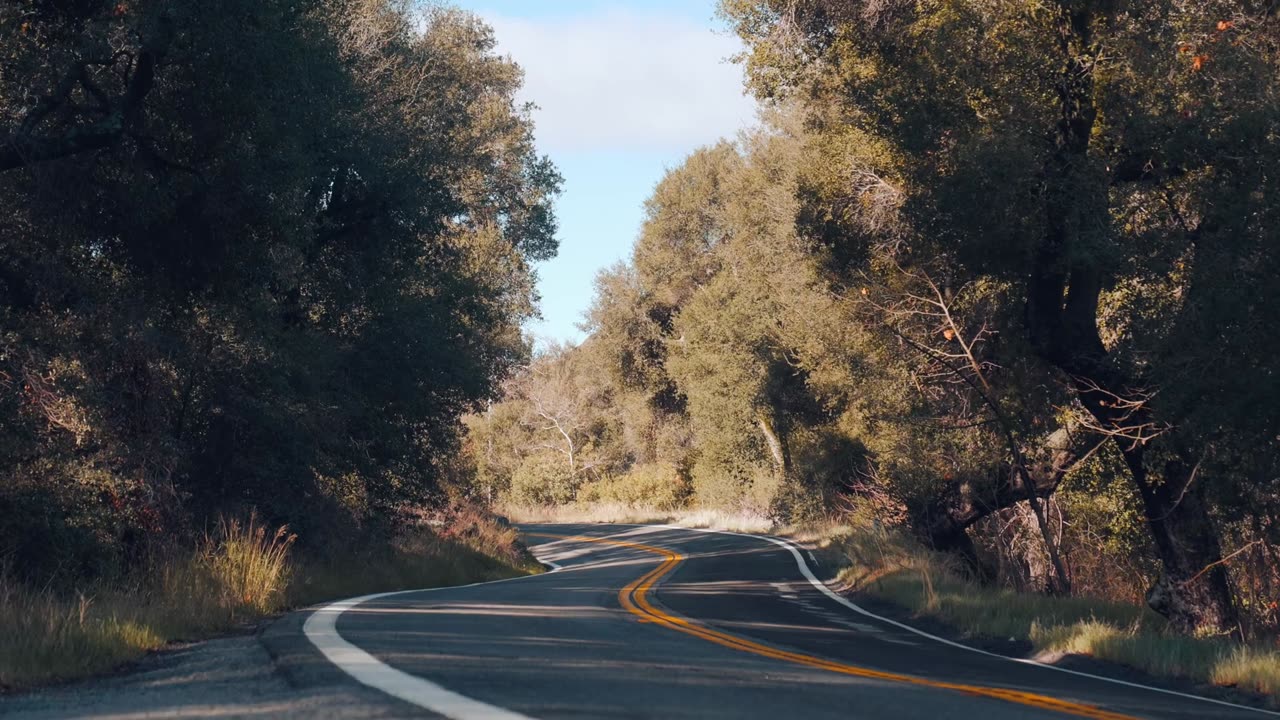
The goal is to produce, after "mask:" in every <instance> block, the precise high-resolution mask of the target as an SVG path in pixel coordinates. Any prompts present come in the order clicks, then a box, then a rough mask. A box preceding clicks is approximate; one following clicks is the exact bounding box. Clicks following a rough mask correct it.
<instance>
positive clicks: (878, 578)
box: [809, 526, 1280, 704]
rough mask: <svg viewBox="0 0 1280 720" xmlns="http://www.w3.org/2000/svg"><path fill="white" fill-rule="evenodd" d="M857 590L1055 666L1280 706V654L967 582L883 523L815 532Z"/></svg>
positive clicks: (1151, 616)
mask: <svg viewBox="0 0 1280 720" xmlns="http://www.w3.org/2000/svg"><path fill="white" fill-rule="evenodd" d="M809 539H810V540H811V541H813V542H815V544H817V545H819V546H820V547H822V548H823V549H824V550H825V552H826V553H827V554H828V556H829V557H831V558H832V559H833V560H834V561H835V562H837V563H838V565H839V566H840V567H842V570H841V571H840V574H839V580H840V581H841V582H842V583H843V584H844V585H845V586H846V587H847V588H849V589H853V590H857V591H860V592H865V593H868V594H871V595H875V596H877V597H880V598H883V599H886V600H889V601H891V602H893V603H895V604H897V605H900V606H902V607H904V608H906V609H907V610H909V611H911V612H912V613H914V614H915V615H917V616H922V617H930V618H934V619H937V620H941V621H943V622H945V623H947V624H948V625H951V626H952V627H955V628H957V629H958V630H960V631H961V632H962V633H964V634H966V635H968V636H971V637H986V638H998V639H1008V640H1026V641H1030V642H1031V643H1032V645H1033V646H1034V647H1035V648H1036V650H1037V651H1039V652H1040V654H1041V657H1042V659H1047V660H1052V659H1054V658H1055V657H1056V656H1061V655H1063V654H1080V655H1088V656H1092V657H1095V658H1098V659H1101V660H1107V661H1111V662H1117V663H1122V664H1124V665H1128V666H1130V667H1134V668H1138V669H1140V670H1143V671H1145V672H1148V673H1151V674H1153V675H1159V676H1165V677H1181V678H1186V679H1189V680H1192V681H1194V682H1200V683H1207V684H1214V685H1222V686H1231V687H1237V688H1240V689H1243V690H1247V691H1250V692H1257V693H1262V694H1265V695H1270V696H1272V698H1274V699H1273V700H1272V702H1273V704H1276V703H1280V652H1277V651H1275V650H1273V649H1268V648H1263V647H1256V646H1240V645H1236V644H1233V643H1229V642H1226V641H1223V640H1217V639H1207V638H1191V637H1186V636H1182V635H1176V634H1174V633H1172V632H1170V631H1169V630H1168V629H1167V627H1166V623H1165V622H1164V619H1163V618H1161V617H1160V616H1158V615H1156V614H1155V613H1153V612H1151V611H1150V610H1148V609H1146V608H1143V607H1137V606H1134V605H1127V604H1123V603H1116V602H1110V601H1107V600H1102V599H1097V598H1081V597H1076V598H1056V597H1047V596H1043V595H1032V594H1025V593H1016V592H1013V591H1010V590H1002V589H997V588H989V587H983V586H980V585H977V584H975V583H972V582H969V581H967V580H965V579H963V578H962V577H961V576H960V574H959V573H957V572H956V570H955V568H954V567H953V566H952V565H951V564H950V563H949V561H948V560H947V558H945V557H942V556H939V555H937V554H935V553H932V552H929V551H927V550H925V549H924V548H922V547H920V546H919V545H918V544H917V543H915V542H914V541H912V540H911V539H910V538H907V537H905V536H903V535H901V534H898V533H895V532H891V531H886V530H884V529H882V528H876V527H852V526H842V527H832V528H827V529H825V530H824V531H817V532H811V533H809Z"/></svg>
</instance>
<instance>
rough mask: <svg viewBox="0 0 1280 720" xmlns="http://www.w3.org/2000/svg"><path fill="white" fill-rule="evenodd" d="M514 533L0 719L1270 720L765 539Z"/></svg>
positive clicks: (650, 532) (8, 706)
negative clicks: (480, 578) (1000, 653)
mask: <svg viewBox="0 0 1280 720" xmlns="http://www.w3.org/2000/svg"><path fill="white" fill-rule="evenodd" d="M524 530H525V531H526V536H527V541H528V543H529V544H530V545H531V546H534V549H535V552H536V553H537V554H538V556H539V557H540V558H541V559H542V560H543V561H544V562H548V563H553V564H555V565H557V566H559V567H560V569H559V570H557V571H555V572H552V573H548V574H545V575H539V576H534V577H528V578H520V579H516V580H511V581H505V582H498V583H490V584H482V585H472V586H467V587H461V588H447V589H438V590H430V591H414V592H409V593H398V594H394V595H388V596H376V597H371V598H367V599H363V600H361V601H359V602H354V601H348V602H344V603H339V604H336V605H333V606H329V607H328V608H325V609H321V610H319V611H316V612H314V613H309V614H308V613H298V614H295V615H292V616H289V617H287V618H285V619H283V620H281V621H279V622H277V623H275V624H274V625H273V626H272V627H271V628H270V629H269V630H268V631H267V632H265V633H263V634H262V636H261V637H259V638H258V640H259V642H260V645H258V647H257V649H256V650H254V649H252V648H249V649H244V648H241V649H240V650H239V652H242V653H243V654H242V655H238V656H237V655H235V654H234V652H233V651H235V648H233V647H231V646H226V647H225V648H224V649H223V650H222V651H221V652H223V655H221V656H217V657H204V656H199V655H197V658H199V661H200V662H203V663H204V665H206V666H208V667H207V668H206V669H205V670H204V671H197V670H192V669H190V668H187V669H183V667H184V666H181V665H180V664H179V665H177V666H174V667H171V668H168V669H167V670H165V671H164V672H160V673H159V674H158V675H156V676H155V677H157V678H159V680H157V681H156V682H144V681H140V680H129V679H122V680H119V681H113V682H114V683H115V684H114V685H113V686H111V687H108V688H106V689H105V690H104V689H103V688H101V687H99V688H94V687H88V688H78V689H77V688H72V689H65V690H56V691H52V692H49V693H45V694H41V695H37V696H28V697H26V698H19V699H17V701H16V702H14V701H9V702H5V703H0V716H4V717H10V716H12V717H15V718H22V719H23V720H28V719H32V720H34V719H35V718H54V717H78V718H90V717H93V718H107V717H110V718H135V717H178V716H181V717H201V718H209V717H286V716H291V717H333V718H365V717H378V718H384V717H438V716H441V715H444V716H448V717H455V718H466V719H468V720H469V719H471V718H488V719H492V720H502V719H504V718H505V719H507V720H519V719H520V718H788V719H789V718H828V717H830V718H841V719H842V720H847V719H849V718H867V719H880V718H886V719H889V720H909V719H912V718H928V719H929V720H936V719H942V718H959V719H962V720H1004V719H1006V718H1070V717H1087V718H1098V719H1102V720H1121V719H1123V718H1176V719H1180V720H1182V719H1185V720H1192V719H1200V718H1241V719H1244V718H1253V719H1257V718H1265V717H1268V716H1270V717H1277V715H1276V714H1274V713H1265V712H1262V711H1258V710H1251V709H1248V708H1241V707H1233V706H1228V705H1223V704H1213V703H1210V702H1207V701H1204V700H1199V699H1194V698H1190V697H1185V696H1179V695H1175V694H1168V693H1162V692H1158V691H1156V690H1153V689H1144V688H1140V687H1131V686H1125V685H1120V684H1114V683H1109V682H1106V681H1103V680H1100V679H1094V678H1089V677H1082V676H1078V675H1072V674H1068V673H1064V672H1060V671H1055V670H1052V669H1047V668H1044V667H1040V666H1036V665H1031V664H1026V663H1018V662H1014V661H1011V660H1008V659H1002V658H999V657H993V656H989V655H984V654H981V653H976V652H972V651H969V650H966V649H963V648H959V647H955V646H952V645H948V644H946V643H945V642H942V641H939V640H937V639H932V638H930V637H926V636H922V635H920V634H917V633H914V632H912V631H911V630H910V629H908V628H904V627H899V626H895V625H894V624H892V621H882V620H877V619H875V618H874V617H869V616H867V615H864V614H860V613H859V612H858V611H857V610H856V608H855V607H850V606H849V605H846V604H843V602H842V601H841V600H840V599H837V597H836V596H832V595H830V594H828V593H827V592H824V591H823V590H822V589H821V588H820V587H819V586H818V585H817V584H815V583H814V582H811V581H810V578H807V577H806V576H805V574H804V570H803V569H802V565H804V564H812V563H811V561H810V559H808V558H803V555H800V554H799V553H798V551H793V550H792V549H791V548H788V547H784V546H781V545H779V544H774V543H771V542H769V541H767V540H764V539H761V538H756V537H748V536H734V535H724V534H712V533H705V532H697V531H691V530H684V529H675V528H655V527H642V526H617V525H579V526H567V525H556V526H527V527H525V528H524ZM800 558H803V559H802V561H801V562H797V560H798V559H800ZM844 602H847V601H844ZM226 642H240V641H239V640H236V641H226ZM237 647H238V646H237ZM264 648H265V652H263V649H264ZM254 653H257V654H254ZM190 662H192V661H188V664H190ZM155 672H159V671H153V674H154V673H155ZM210 672H212V673H214V674H215V675H217V677H218V678H220V679H219V680H218V681H217V682H212V683H210V682H209V681H210V678H209V677H208V674H209V673H210ZM202 673H203V674H202ZM143 675H144V676H145V675H146V673H143ZM240 676H243V677H240ZM237 678H240V679H239V680H237ZM246 678H247V679H246ZM201 687H204V688H205V689H204V690H203V691H202V690H200V689H199V688H201ZM210 688H212V689H210Z"/></svg>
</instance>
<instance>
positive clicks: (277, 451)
mask: <svg viewBox="0 0 1280 720" xmlns="http://www.w3.org/2000/svg"><path fill="white" fill-rule="evenodd" d="M117 5H118V6H117ZM0 37H2V38H4V39H3V40H0V58H2V62H3V64H4V67H5V71H4V73H3V75H0V138H4V139H3V140H0V216H2V217H4V218H5V220H4V221H3V222H0V258H2V259H0V389H2V390H3V392H0V438H2V439H0V472H3V474H4V475H5V476H6V477H7V478H12V479H13V481H12V482H10V483H6V485H5V488H6V489H4V490H0V507H3V508H4V509H5V510H6V512H5V513H4V515H3V518H2V519H0V553H3V555H4V556H5V557H6V558H8V562H9V563H10V564H11V565H12V566H13V568H14V572H16V573H19V574H21V576H22V577H24V578H25V579H28V580H30V581H32V582H45V581H47V580H49V579H50V578H51V577H52V576H53V575H56V574H58V573H61V574H62V575H64V576H65V577H63V578H59V579H58V581H59V582H64V581H66V582H72V581H75V580H77V579H84V578H87V577H91V576H95V575H111V574H112V573H120V572H123V571H124V570H126V569H127V568H126V566H127V565H129V564H130V563H137V562H140V561H141V558H142V557H143V556H144V555H145V554H146V552H144V551H146V550H147V549H148V548H151V547H152V546H154V545H163V544H165V543H167V542H170V541H172V540H173V539H174V538H187V539H191V538H193V537H195V536H196V535H197V534H198V529H199V528H201V527H206V526H207V525H208V523H209V522H210V520H211V518H213V517H215V516H216V515H217V514H218V513H219V512H223V511H228V512H233V513H237V514H238V513H239V512H241V511H243V510H245V509H248V508H257V509H259V510H260V511H261V512H262V514H263V516H264V517H265V518H269V519H270V520H271V521H272V522H281V523H283V522H289V523H290V525H291V526H292V527H294V528H295V529H297V531H298V532H299V533H300V534H301V536H302V537H303V538H310V539H311V540H310V541H311V542H314V541H315V539H316V538H319V537H325V536H332V535H346V534H352V533H356V532H358V531H363V530H370V529H378V528H381V529H386V528H387V527H388V526H391V525H394V524H395V523H396V522H397V521H398V520H399V519H400V518H399V516H400V514H401V513H402V511H403V509H404V508H405V507H406V506H413V505H423V504H434V503H437V502H438V500H439V495H440V492H439V491H440V488H439V485H440V482H441V478H442V477H443V475H444V472H445V466H446V463H447V460H448V459H449V458H451V457H452V456H453V455H454V454H455V453H456V452H457V451H458V449H459V445H460V427H459V422H458V421H459V418H460V417H461V416H462V415H464V414H465V413H467V412H469V411H472V410H474V409H475V408H476V407H477V405H478V403H479V402H480V401H482V400H483V399H485V398H487V397H491V396H492V395H493V394H495V392H496V391H497V382H498V381H499V380H500V379H501V378H502V377H504V376H505V375H506V374H507V373H508V371H509V370H510V368H512V367H513V366H515V365H517V364H519V363H522V362H525V361H526V360H527V356H528V347H527V344H526V342H525V340H524V339H523V338H522V336H521V331H520V326H521V324H522V323H523V322H524V321H525V320H526V319H527V318H529V317H531V316H532V315H533V314H534V312H535V309H534V300H535V294H534V290H533V282H534V279H533V273H532V270H531V268H530V263H531V262H532V261H535V260H543V259H546V258H548V257H550V256H551V255H553V254H554V252H555V248H556V241H555V239H554V235H555V220H554V215H553V213H552V209H551V203H552V201H553V199H554V196H555V195H556V193H557V192H558V187H559V183H560V179H559V176H558V175H557V174H556V171H555V169H554V167H552V166H551V164H550V163H549V162H548V161H547V160H546V159H545V158H542V157H539V156H538V155H537V154H536V151H535V149H534V142H533V135H532V122H531V119H530V115H529V110H528V108H525V107H522V106H520V105H519V104H518V103H517V102H516V95H517V92H518V90H519V87H520V83H521V71H520V69H519V67H518V66H516V65H515V64H514V63H512V62H511V61H510V60H509V59H508V58H506V57H504V56H501V55H499V54H497V52H496V50H495V47H496V40H495V38H494V36H493V33H492V31H491V30H490V29H489V28H488V27H487V26H485V25H484V24H483V23H482V22H480V21H479V20H478V19H477V18H475V17H474V16H472V15H469V14H467V13H463V12H459V11H456V10H450V9H444V8H436V7H432V8H428V9H424V10H418V9H415V8H414V7H413V6H411V5H410V4H409V3H403V2H399V1H398V0H369V1H366V0H304V1H303V2H293V1H292V0H290V1H284V0H231V1H230V2H225V3H216V4H213V3H184V4H178V5H175V4H173V3H167V2H159V1H153V0H139V1H136V2H129V3H124V4H116V3H73V4H70V5H66V7H62V6H61V5H59V6H58V7H56V8H55V7H53V6H50V5H48V3H40V2H27V1H26V0H23V1H22V2H16V3H7V4H5V5H4V6H3V8H0ZM86 137H88V138H90V141H88V142H86V141H84V138H86ZM9 510H12V512H8V511H9Z"/></svg>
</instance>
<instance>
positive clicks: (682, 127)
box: [450, 0, 755, 341]
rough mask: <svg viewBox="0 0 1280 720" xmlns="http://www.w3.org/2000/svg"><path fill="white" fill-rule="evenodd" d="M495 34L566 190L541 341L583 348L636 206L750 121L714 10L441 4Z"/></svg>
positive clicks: (698, 1)
mask: <svg viewBox="0 0 1280 720" xmlns="http://www.w3.org/2000/svg"><path fill="white" fill-rule="evenodd" d="M450 4H454V5H458V6H460V7H462V8H465V9H467V10H472V11H474V12H476V13H477V14H478V15H480V16H481V17H483V18H485V19H486V20H487V21H488V22H489V23H490V24H491V25H492V26H493V27H494V29H495V31H496V33H497V36H498V42H499V51H500V52H503V53H506V54H509V55H511V56H512V57H513V58H514V59H515V60H516V62H518V63H520V65H521V66H523V67H524V69H525V91H524V95H523V97H522V99H525V100H530V101H533V102H535V103H537V104H538V105H539V106H540V108H541V109H540V110H539V111H538V113H537V114H536V115H535V120H536V121H537V137H538V145H539V148H540V150H541V151H542V152H543V153H546V154H548V155H550V156H551V158H552V160H553V161H555V163H556V164H557V165H558V166H559V168H560V172H561V173H562V174H563V175H564V177H565V185H564V194H563V195H562V196H561V197H560V201H559V203H558V205H557V214H558V216H559V219H560V256H559V257H558V258H556V259H555V260H552V261H550V262H547V263H543V264H541V265H540V266H539V268H538V273H539V277H540V282H539V290H540V292H541V295H542V314H543V318H544V319H543V320H542V321H541V322H537V323H532V324H530V326H529V327H528V328H527V329H528V331H529V332H530V333H532V334H533V335H534V336H535V337H537V338H539V339H542V340H551V339H554V340H571V341H578V340H581V339H582V333H581V332H580V331H579V330H578V329H577V327H576V325H577V323H579V322H581V320H582V313H583V311H584V310H586V309H587V307H588V305H589V304H590V302H591V294H592V288H593V286H592V281H593V279H594V278H595V275H596V273H597V272H598V271H599V270H600V269H602V268H604V267H608V266H609V265H612V264H613V263H615V262H617V261H618V260H622V259H624V258H626V257H628V256H629V255H630V253H631V247H632V245H633V243H634V241H635V238H636V233H637V232H638V230H639V227H640V222H641V219H642V217H643V203H644V200H645V198H646V197H648V196H649V193H650V192H651V191H652V190H653V186H654V185H655V184H656V183H657V182H658V180H660V179H661V178H662V175H663V173H664V172H665V171H666V169H668V168H671V167H674V166H676V165H678V164H679V163H680V161H681V160H682V159H683V158H684V156H685V155H687V154H688V153H689V152H690V151H692V150H693V149H695V148H697V147H698V146H700V145H705V144H708V143H711V142H714V141H715V140H717V139H718V138H721V137H727V136H733V135H734V134H735V133H736V132H737V131H738V130H740V129H741V128H743V127H746V126H747V125H749V124H751V123H752V122H753V121H754V117H755V115H754V113H755V106H754V104H753V103H752V102H751V101H750V100H748V99H747V98H745V97H744V96H743V94H742V74H741V70H740V69H739V68H738V66H736V65H733V64H732V63H729V62H727V58H728V57H729V56H730V55H732V54H733V53H735V52H737V50H738V48H739V45H738V42H737V40H736V39H735V38H732V37H730V36H729V34H728V33H727V32H726V31H725V29H724V28H723V27H722V26H721V25H720V24H719V23H718V21H716V20H715V18H714V15H715V0H452V2H451V3H450Z"/></svg>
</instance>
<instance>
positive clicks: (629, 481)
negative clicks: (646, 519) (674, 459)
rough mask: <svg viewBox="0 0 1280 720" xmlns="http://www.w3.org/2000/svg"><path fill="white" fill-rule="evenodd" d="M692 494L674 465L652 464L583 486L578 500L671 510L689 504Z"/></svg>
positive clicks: (685, 480)
mask: <svg viewBox="0 0 1280 720" xmlns="http://www.w3.org/2000/svg"><path fill="white" fill-rule="evenodd" d="M691 492H692V490H691V488H690V486H689V481H688V479H686V478H685V477H683V476H682V475H681V474H680V471H679V470H678V469H677V468H676V466H675V465H674V464H672V463H651V464H647V465H636V466H635V467H633V468H632V469H631V471H630V472H628V473H627V474H625V475H620V476H617V477H608V478H604V479H603V480H597V481H596V482H593V483H589V484H587V485H584V486H583V487H582V490H581V491H580V492H579V493H578V500H579V501H580V502H586V503H618V504H621V505H625V506H627V507H630V508H648V509H653V510H662V511H668V510H676V509H678V508H681V507H683V506H684V505H686V504H687V503H688V501H689V496H690V494H691Z"/></svg>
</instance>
